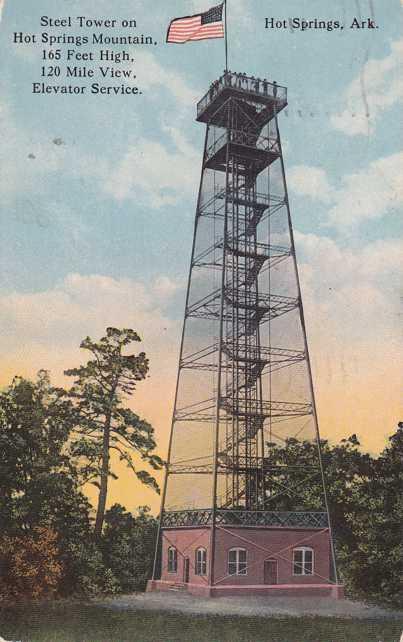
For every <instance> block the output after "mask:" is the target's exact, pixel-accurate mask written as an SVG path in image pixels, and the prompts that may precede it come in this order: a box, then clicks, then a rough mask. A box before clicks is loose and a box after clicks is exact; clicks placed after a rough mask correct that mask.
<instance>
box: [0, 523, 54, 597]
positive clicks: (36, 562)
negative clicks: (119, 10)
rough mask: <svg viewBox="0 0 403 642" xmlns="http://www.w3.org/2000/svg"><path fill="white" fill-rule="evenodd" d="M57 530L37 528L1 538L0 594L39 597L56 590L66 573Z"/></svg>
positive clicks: (3, 595)
mask: <svg viewBox="0 0 403 642" xmlns="http://www.w3.org/2000/svg"><path fill="white" fill-rule="evenodd" d="M58 556H59V551H58V546H57V534H56V533H55V532H54V531H52V530H51V529H48V528H39V527H37V528H34V529H33V531H32V532H31V533H30V534H29V535H24V536H20V537H18V536H17V537H8V536H3V537H1V538H0V565H1V569H2V572H1V575H0V598H1V599H2V600H16V599H21V598H29V599H38V598H41V597H45V596H49V595H52V594H54V593H55V592H56V590H57V588H58V584H59V581H60V578H61V576H62V565H61V563H60V561H59V559H58Z"/></svg>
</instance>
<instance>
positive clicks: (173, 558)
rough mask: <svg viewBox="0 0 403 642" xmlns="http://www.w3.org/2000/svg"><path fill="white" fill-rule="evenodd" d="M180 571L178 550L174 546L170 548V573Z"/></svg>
mask: <svg viewBox="0 0 403 642" xmlns="http://www.w3.org/2000/svg"><path fill="white" fill-rule="evenodd" d="M177 572H178V551H177V550H176V548H174V547H173V546H170V547H169V548H168V573H177Z"/></svg>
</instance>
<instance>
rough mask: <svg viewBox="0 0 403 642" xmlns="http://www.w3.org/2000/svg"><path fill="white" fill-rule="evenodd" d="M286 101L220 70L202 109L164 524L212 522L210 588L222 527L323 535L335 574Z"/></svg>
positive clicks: (270, 86)
mask: <svg viewBox="0 0 403 642" xmlns="http://www.w3.org/2000/svg"><path fill="white" fill-rule="evenodd" d="M286 105H287V90H286V88H285V87H281V86H279V85H277V84H276V83H268V82H266V81H261V80H257V79H255V78H250V77H247V76H246V75H244V74H233V73H231V72H227V73H225V74H224V75H223V76H222V77H221V78H220V79H219V80H218V81H216V82H215V83H213V85H212V86H211V88H210V90H209V92H208V93H207V94H206V95H205V96H204V98H203V99H202V100H201V101H200V102H199V104H198V106H197V120H198V121H199V122H202V123H205V124H206V136H205V144H204V152H203V161H202V171H201V179H200V189H199V195H198V201H197V208H196V219H195V226H194V237H193V246H192V254H191V265H190V273H189V281H188V289H187V296H186V308H185V318H184V325H183V334H182V341H181V348H180V360H179V370H178V380H177V388H176V396H175V405H174V413H173V420H172V430H171V438H170V445H169V455H168V463H167V473H166V480H165V485H164V490H163V497H162V511H161V518H160V532H164V531H165V532H166V533H168V535H169V530H170V529H178V528H196V527H197V528H200V527H203V528H208V529H210V547H209V564H208V567H209V570H208V581H209V582H210V583H211V584H214V582H215V581H216V580H217V577H216V573H215V568H214V567H215V555H216V552H215V548H214V547H215V537H216V531H217V529H220V528H221V529H225V528H232V527H259V526H260V527H268V528H269V527H274V528H276V527H286V528H296V529H300V528H312V529H329V533H330V549H331V556H330V560H331V566H332V569H331V571H330V575H331V577H332V578H333V581H337V575H336V565H335V558H334V550H333V543H332V537H331V531H330V522H329V511H328V503H327V497H326V488H325V481H324V474H323V464H322V456H321V445H320V438H319V431H318V423H317V415H316V408H315V401H314V394H313V386H312V375H311V366H310V361H309V354H308V347H307V339H306V331H305V322H304V314H303V307H302V300H301V290H300V283H299V277H298V269H297V263H296V255H295V246H294V235H293V229H292V223H291V218H290V209H289V200H288V193H287V186H286V178H285V172H284V161H283V153H282V146H281V139H280V133H279V127H278V115H279V113H280V112H281V111H282V110H283V109H284V108H285V107H286ZM184 554H185V553H184ZM162 563H163V564H164V561H163V562H162ZM190 564H191V565H192V564H193V562H192V559H190ZM157 566H158V564H157V563H156V565H155V569H154V574H155V573H156V572H157V571H156V568H157Z"/></svg>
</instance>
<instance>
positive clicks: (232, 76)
mask: <svg viewBox="0 0 403 642" xmlns="http://www.w3.org/2000/svg"><path fill="white" fill-rule="evenodd" d="M229 98H235V99H238V100H239V99H240V100H245V101H247V102H248V103H250V104H251V107H253V105H254V106H255V108H254V109H253V111H254V114H253V117H254V118H255V119H257V120H258V121H259V124H260V125H261V126H262V127H263V125H265V124H266V123H267V122H269V121H270V120H271V119H272V118H273V117H274V116H275V115H276V114H278V113H279V112H280V111H281V110H282V109H284V107H286V106H287V87H283V86H281V85H278V84H277V83H276V82H272V83H271V82H268V81H267V80H266V79H264V80H262V79H260V78H255V77H254V76H247V75H246V74H239V73H234V72H231V71H226V72H224V74H223V75H222V76H221V77H220V78H219V79H218V80H215V81H214V82H213V83H212V84H211V86H210V89H209V90H208V92H207V93H206V94H205V95H204V96H203V98H202V99H201V100H200V101H199V102H198V104H197V117H196V120H198V121H199V122H202V123H208V122H210V123H212V124H214V125H218V126H220V125H221V126H224V125H225V110H223V109H221V108H222V107H223V105H224V104H225V103H226V102H227V100H228V99H229ZM251 116H252V114H251Z"/></svg>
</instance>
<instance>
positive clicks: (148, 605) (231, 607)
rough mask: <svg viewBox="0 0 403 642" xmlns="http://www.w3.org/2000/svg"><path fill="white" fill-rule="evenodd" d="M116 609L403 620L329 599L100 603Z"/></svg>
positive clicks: (143, 596)
mask: <svg viewBox="0 0 403 642" xmlns="http://www.w3.org/2000/svg"><path fill="white" fill-rule="evenodd" d="M97 603H98V604H102V605H104V606H107V607H109V608H113V609H123V610H126V609H127V610H137V609H141V610H147V611H174V612H180V613H194V614H201V615H215V614H217V615H241V616H260V617H272V616H275V617H281V616H287V617H290V616H291V617H301V616H304V615H310V616H314V615H316V616H323V617H341V618H343V617H348V618H349V617H353V618H361V619H382V618H388V619H401V620H402V624H403V611H389V610H386V609H382V608H380V607H377V606H367V605H366V604H364V603H362V602H351V601H350V600H332V599H328V598H289V597H288V598H280V597H277V598H272V597H271V598H270V599H269V598H265V597H249V598H248V597H246V598H245V597H242V598H241V597H230V598H225V597H221V598H214V599H211V598H210V599H209V598H200V597H193V596H191V595H187V594H184V593H178V592H173V591H172V592H166V593H136V594H133V595H126V596H121V597H118V598H110V599H107V600H102V601H97Z"/></svg>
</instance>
